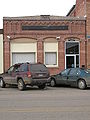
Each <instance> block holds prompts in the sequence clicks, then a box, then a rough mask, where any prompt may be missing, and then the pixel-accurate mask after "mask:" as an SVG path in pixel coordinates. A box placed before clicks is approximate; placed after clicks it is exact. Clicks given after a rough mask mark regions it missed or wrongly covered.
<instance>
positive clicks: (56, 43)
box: [44, 41, 58, 68]
mask: <svg viewBox="0 0 90 120" xmlns="http://www.w3.org/2000/svg"><path fill="white" fill-rule="evenodd" d="M46 43H49V44H50V43H55V45H56V47H55V48H54V49H53V50H50V49H49V50H47V49H45V47H46V46H45V44H46ZM45 53H56V65H47V64H46V61H45V59H46V55H45ZM44 64H45V65H46V67H53V68H57V67H58V42H57V41H52V42H51V41H45V42H44Z"/></svg>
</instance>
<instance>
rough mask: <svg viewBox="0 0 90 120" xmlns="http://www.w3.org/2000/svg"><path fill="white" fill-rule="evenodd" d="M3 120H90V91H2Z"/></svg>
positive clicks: (0, 98) (0, 94)
mask: <svg viewBox="0 0 90 120" xmlns="http://www.w3.org/2000/svg"><path fill="white" fill-rule="evenodd" d="M0 120H90V88H89V89H86V90H79V89H77V88H70V87H60V86H59V87H47V88H46V89H45V90H40V89H38V88H35V87H33V88H28V89H27V90H25V91H19V90H18V89H17V88H16V87H14V88H13V87H7V88H0Z"/></svg>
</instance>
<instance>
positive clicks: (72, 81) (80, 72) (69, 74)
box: [50, 68, 90, 90]
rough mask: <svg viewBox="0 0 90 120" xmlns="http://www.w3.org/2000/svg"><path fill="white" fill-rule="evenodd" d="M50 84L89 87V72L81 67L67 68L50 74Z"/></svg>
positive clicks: (80, 87)
mask: <svg viewBox="0 0 90 120" xmlns="http://www.w3.org/2000/svg"><path fill="white" fill-rule="evenodd" d="M50 85H51V86H52V87H53V86H55V85H70V86H75V87H78V88H79V89H82V90H83V89H85V88H87V87H90V72H89V71H88V70H85V69H82V68H68V69H65V70H64V71H62V72H60V73H59V74H56V75H52V76H51V80H50Z"/></svg>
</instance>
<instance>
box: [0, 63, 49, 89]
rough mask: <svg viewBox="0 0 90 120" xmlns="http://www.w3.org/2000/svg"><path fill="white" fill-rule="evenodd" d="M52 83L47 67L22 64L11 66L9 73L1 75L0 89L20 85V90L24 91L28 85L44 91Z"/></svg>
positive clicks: (35, 64) (36, 64)
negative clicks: (9, 85)
mask: <svg viewBox="0 0 90 120" xmlns="http://www.w3.org/2000/svg"><path fill="white" fill-rule="evenodd" d="M49 81H50V74H49V71H48V69H47V67H46V66H45V65H44V64H41V63H33V64H31V63H20V64H15V65H13V66H11V67H10V68H9V69H8V70H7V72H5V73H3V74H0V87H2V88H4V87H5V86H6V84H12V85H18V89H19V90H24V89H25V88H26V86H27V85H30V86H34V85H36V86H38V87H39V88H40V89H44V88H45V86H46V84H47V83H48V82H49Z"/></svg>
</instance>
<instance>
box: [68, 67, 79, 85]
mask: <svg viewBox="0 0 90 120" xmlns="http://www.w3.org/2000/svg"><path fill="white" fill-rule="evenodd" d="M78 78H79V70H78V69H77V68H71V70H70V72H69V74H68V79H67V80H68V84H69V85H76V84H77V79H78Z"/></svg>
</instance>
